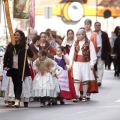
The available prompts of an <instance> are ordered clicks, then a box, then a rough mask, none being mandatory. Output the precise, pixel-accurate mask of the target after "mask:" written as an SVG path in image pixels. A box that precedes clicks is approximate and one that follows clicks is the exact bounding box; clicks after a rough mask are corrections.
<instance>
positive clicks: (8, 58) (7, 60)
mask: <svg viewBox="0 0 120 120" xmlns="http://www.w3.org/2000/svg"><path fill="white" fill-rule="evenodd" d="M15 50H16V53H17V54H18V76H20V77H22V71H23V65H24V57H25V41H20V43H19V44H16V45H13V44H12V43H10V44H8V46H7V50H6V52H5V55H4V62H3V63H4V68H5V67H8V68H10V69H9V70H8V71H7V76H10V77H12V65H13V52H14V51H15ZM27 56H28V57H31V58H32V57H33V53H32V51H31V50H30V49H28V50H27ZM25 76H30V69H29V65H28V60H27V59H26V65H25V72H24V77H25Z"/></svg>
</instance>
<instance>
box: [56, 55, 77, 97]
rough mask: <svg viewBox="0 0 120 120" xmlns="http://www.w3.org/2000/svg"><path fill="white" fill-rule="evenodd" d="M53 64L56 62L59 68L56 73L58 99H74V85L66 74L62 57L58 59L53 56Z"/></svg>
mask: <svg viewBox="0 0 120 120" xmlns="http://www.w3.org/2000/svg"><path fill="white" fill-rule="evenodd" d="M54 60H55V62H57V64H58V66H60V67H61V69H59V70H58V71H57V72H56V75H57V78H58V82H59V85H60V97H61V98H64V99H75V98H76V93H75V89H74V83H73V81H72V78H71V76H70V75H69V73H68V70H67V67H66V63H65V60H64V58H63V56H62V57H59V56H57V55H55V56H54Z"/></svg>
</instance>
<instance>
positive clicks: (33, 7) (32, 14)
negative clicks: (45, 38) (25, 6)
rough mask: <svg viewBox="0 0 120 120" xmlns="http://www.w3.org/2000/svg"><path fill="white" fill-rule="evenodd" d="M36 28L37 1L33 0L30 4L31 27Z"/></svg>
mask: <svg viewBox="0 0 120 120" xmlns="http://www.w3.org/2000/svg"><path fill="white" fill-rule="evenodd" d="M34 26H35V0H31V3H30V27H31V28H34Z"/></svg>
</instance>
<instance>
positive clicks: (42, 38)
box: [39, 32, 56, 55]
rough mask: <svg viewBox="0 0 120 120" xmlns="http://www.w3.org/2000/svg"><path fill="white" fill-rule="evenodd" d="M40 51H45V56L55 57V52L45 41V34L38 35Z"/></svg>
mask: <svg viewBox="0 0 120 120" xmlns="http://www.w3.org/2000/svg"><path fill="white" fill-rule="evenodd" d="M39 47H40V50H45V51H46V52H47V55H55V54H56V51H55V49H54V48H53V47H52V46H51V45H50V43H49V42H48V41H46V33H45V32H41V33H40V45H39Z"/></svg>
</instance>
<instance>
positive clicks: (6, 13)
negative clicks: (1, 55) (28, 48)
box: [3, 0, 15, 44]
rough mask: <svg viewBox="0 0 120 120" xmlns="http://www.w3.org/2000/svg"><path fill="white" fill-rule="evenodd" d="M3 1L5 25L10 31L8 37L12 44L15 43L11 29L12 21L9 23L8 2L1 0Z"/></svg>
mask: <svg viewBox="0 0 120 120" xmlns="http://www.w3.org/2000/svg"><path fill="white" fill-rule="evenodd" d="M3 2H4V8H5V15H6V20H7V25H8V29H9V33H10V38H11V42H12V44H15V38H14V33H13V29H12V23H11V18H10V12H9V3H8V0H3Z"/></svg>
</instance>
